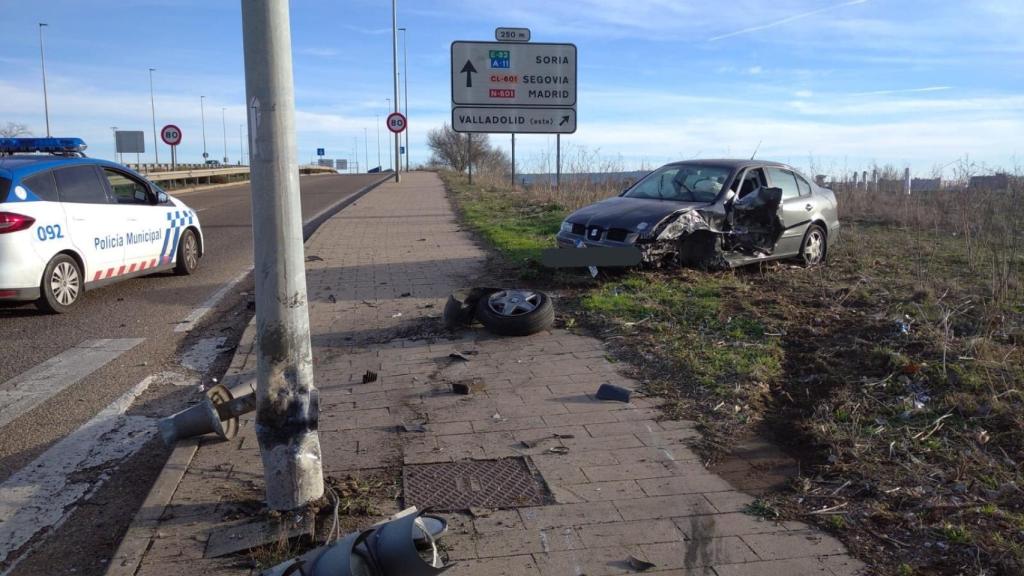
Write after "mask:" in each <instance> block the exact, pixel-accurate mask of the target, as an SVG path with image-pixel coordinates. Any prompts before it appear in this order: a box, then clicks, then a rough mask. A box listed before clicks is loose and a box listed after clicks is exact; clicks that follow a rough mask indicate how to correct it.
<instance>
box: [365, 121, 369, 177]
mask: <svg viewBox="0 0 1024 576" xmlns="http://www.w3.org/2000/svg"><path fill="white" fill-rule="evenodd" d="M367 142H369V140H367V138H366V127H365V126H364V127H363V160H364V161H365V162H366V164H364V165H363V171H364V172H369V171H370V148H369V145H368V144H367Z"/></svg>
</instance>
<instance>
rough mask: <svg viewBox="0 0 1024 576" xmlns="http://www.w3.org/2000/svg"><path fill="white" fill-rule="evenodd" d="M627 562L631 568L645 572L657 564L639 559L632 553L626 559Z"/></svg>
mask: <svg viewBox="0 0 1024 576" xmlns="http://www.w3.org/2000/svg"><path fill="white" fill-rule="evenodd" d="M627 563H628V564H629V567H630V568H632V569H633V570H636V571H637V572H646V571H647V570H650V569H651V568H654V567H656V566H657V564H653V563H651V562H648V561H646V560H641V559H639V558H637V557H636V556H633V555H632V554H630V556H629V559H628V560H627Z"/></svg>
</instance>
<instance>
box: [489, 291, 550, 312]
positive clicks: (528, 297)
mask: <svg viewBox="0 0 1024 576" xmlns="http://www.w3.org/2000/svg"><path fill="white" fill-rule="evenodd" d="M487 306H488V307H490V309H491V311H492V312H494V313H495V314H498V315H500V316H522V315H523V314H529V313H530V312H533V311H534V310H536V309H537V307H538V306H540V294H538V293H537V292H534V291H533V290H502V291H501V292H495V293H494V294H491V295H490V297H488V298H487Z"/></svg>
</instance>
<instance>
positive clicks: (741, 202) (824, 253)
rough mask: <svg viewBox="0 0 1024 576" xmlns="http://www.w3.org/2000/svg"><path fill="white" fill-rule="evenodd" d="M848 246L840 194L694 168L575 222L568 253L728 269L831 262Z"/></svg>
mask: <svg viewBox="0 0 1024 576" xmlns="http://www.w3.org/2000/svg"><path fill="white" fill-rule="evenodd" d="M838 238H839V217H838V210H837V205H836V197H835V194H833V193H832V191H831V190H829V189H827V188H824V187H821V186H819V185H817V184H816V183H815V182H814V181H813V180H810V179H808V178H807V177H805V176H804V175H802V174H801V173H800V172H798V171H796V170H794V169H793V168H791V167H789V166H786V165H785V164H779V163H777V162H766V161H760V160H688V161H685V162H674V163H672V164H667V165H665V166H662V167H661V168H658V169H657V170H655V171H653V172H651V173H650V174H648V175H647V176H645V177H643V178H641V179H640V180H639V181H637V182H636V183H635V184H633V185H632V186H630V187H629V188H627V189H626V190H624V191H623V192H622V193H621V194H619V195H618V196H615V197H613V198H608V199H607V200H602V201H601V202H597V203H596V204H591V205H590V206H586V207H584V208H581V209H579V210H577V211H575V212H573V213H572V214H570V215H569V216H568V217H567V218H566V219H565V221H564V222H562V226H561V229H560V230H559V232H558V236H557V241H558V246H559V248H580V247H622V246H634V247H636V248H637V249H638V250H639V251H640V254H641V260H642V262H643V263H644V264H645V265H650V266H664V265H666V264H682V265H686V266H696V267H699V268H703V269H722V268H730V267H735V266H742V265H745V264H751V263H754V262H763V261H766V260H778V259H784V258H794V259H799V260H800V261H802V262H803V263H804V264H805V265H807V266H815V265H818V264H822V263H823V262H825V260H826V258H827V257H828V252H829V247H830V246H833V245H835V242H836V241H837V240H838Z"/></svg>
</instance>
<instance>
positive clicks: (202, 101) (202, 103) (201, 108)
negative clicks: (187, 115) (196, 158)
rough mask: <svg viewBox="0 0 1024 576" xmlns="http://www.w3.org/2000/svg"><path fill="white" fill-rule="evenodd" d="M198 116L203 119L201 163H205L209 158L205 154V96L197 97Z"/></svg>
mask: <svg viewBox="0 0 1024 576" xmlns="http://www.w3.org/2000/svg"><path fill="white" fill-rule="evenodd" d="M199 114H200V115H201V116H202V118H203V162H204V163H205V162H206V159H207V158H209V157H210V155H209V154H208V153H207V152H206V96H200V97H199Z"/></svg>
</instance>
